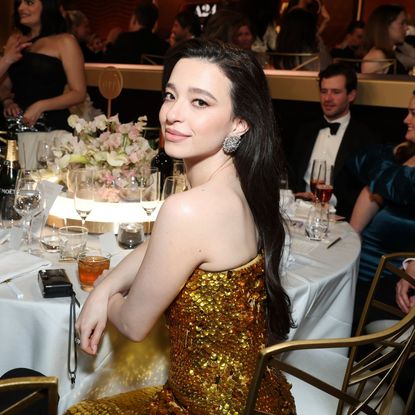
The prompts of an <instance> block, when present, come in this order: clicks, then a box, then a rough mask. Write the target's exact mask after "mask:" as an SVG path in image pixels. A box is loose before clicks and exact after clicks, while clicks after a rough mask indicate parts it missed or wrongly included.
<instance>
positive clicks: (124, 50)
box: [103, 28, 169, 64]
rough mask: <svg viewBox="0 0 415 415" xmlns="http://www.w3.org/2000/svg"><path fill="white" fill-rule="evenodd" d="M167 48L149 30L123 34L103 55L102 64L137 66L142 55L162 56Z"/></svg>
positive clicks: (167, 46)
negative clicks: (134, 64) (130, 64)
mask: <svg viewBox="0 0 415 415" xmlns="http://www.w3.org/2000/svg"><path fill="white" fill-rule="evenodd" d="M168 48H169V44H168V43H167V42H165V41H164V40H162V39H160V38H159V37H158V36H157V35H155V34H154V33H152V32H151V30H149V29H146V28H143V29H140V30H137V31H135V32H124V33H121V34H120V35H119V36H118V38H117V40H116V41H115V43H114V44H113V45H112V46H111V47H110V49H109V50H108V52H107V53H106V54H105V55H104V58H103V62H114V63H136V64H139V63H141V55H142V54H143V53H144V54H151V55H160V56H164V54H165V53H166V51H167V49H168Z"/></svg>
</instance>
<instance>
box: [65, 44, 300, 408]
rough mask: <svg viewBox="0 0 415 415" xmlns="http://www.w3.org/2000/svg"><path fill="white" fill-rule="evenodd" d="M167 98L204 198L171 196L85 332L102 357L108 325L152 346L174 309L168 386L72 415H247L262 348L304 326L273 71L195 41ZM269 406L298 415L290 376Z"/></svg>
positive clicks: (83, 323)
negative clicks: (287, 284) (291, 275)
mask: <svg viewBox="0 0 415 415" xmlns="http://www.w3.org/2000/svg"><path fill="white" fill-rule="evenodd" d="M162 87H163V93H164V100H163V104H162V107H161V110H160V123H161V128H162V133H163V134H164V137H165V150H166V152H167V153H168V154H169V155H170V156H171V157H175V158H182V159H183V160H184V162H185V165H186V172H187V178H188V181H189V183H190V189H189V190H188V191H186V192H183V193H179V194H175V195H173V196H170V197H169V198H168V199H167V200H166V201H165V202H164V204H163V206H162V208H161V210H160V212H159V214H158V218H157V221H156V223H155V225H154V228H153V232H152V235H151V238H150V239H149V240H148V241H147V242H146V243H145V244H143V245H140V246H139V247H138V248H137V249H136V250H135V251H133V252H132V253H131V254H130V255H129V256H128V257H127V258H125V259H124V260H123V261H122V262H121V263H120V264H119V265H118V266H117V267H116V268H115V269H113V270H112V271H110V272H109V273H107V274H106V275H105V276H104V277H103V278H101V279H100V280H99V281H98V284H96V286H95V288H94V290H93V291H92V292H91V294H90V295H89V298H88V300H87V301H86V303H85V305H84V307H83V310H82V312H81V315H80V317H79V319H78V321H77V326H76V327H77V331H78V333H79V336H80V340H81V347H82V349H83V350H84V351H85V352H87V353H90V354H95V353H96V351H97V348H98V344H99V341H100V338H101V336H102V333H103V330H104V329H105V326H106V323H107V318H109V320H110V321H111V322H112V323H113V324H114V325H115V326H116V327H117V328H118V330H119V331H120V332H122V333H123V334H124V335H126V336H127V337H129V338H130V339H132V340H135V341H140V340H142V339H144V338H145V337H146V335H147V333H148V332H149V330H150V329H151V328H152V327H153V325H154V324H155V323H156V321H157V320H158V319H159V318H160V316H161V315H162V314H163V313H164V312H165V314H166V319H167V325H168V329H169V338H170V369H169V376H168V381H167V383H166V385H164V386H163V387H159V388H150V389H143V390H138V391H133V392H128V393H124V394H120V395H116V396H113V397H110V398H105V399H101V400H97V401H83V402H81V403H79V404H77V405H75V406H74V407H72V408H70V409H69V410H68V412H67V413H68V414H157V415H160V414H198V415H208V414H210V415H212V414H242V413H243V410H244V405H245V401H246V398H247V393H248V389H249V385H250V382H251V378H252V374H253V371H254V368H255V363H256V358H257V353H258V351H259V350H260V349H261V348H262V347H264V346H265V345H266V344H267V343H268V342H269V340H268V339H269V336H272V338H273V339H277V340H280V341H281V340H283V339H285V338H286V336H287V333H288V331H289V329H290V326H291V325H292V320H291V315H290V302H289V299H288V297H287V295H286V293H285V292H284V290H283V288H282V287H281V283H280V278H279V263H280V256H281V248H282V244H283V240H284V229H283V226H282V220H281V217H280V213H279V208H278V206H279V188H278V183H279V173H280V169H281V161H280V152H281V149H280V140H279V137H278V135H277V133H276V125H275V119H274V112H273V108H272V103H271V98H270V95H269V92H268V87H267V82H266V79H265V77H264V73H263V70H262V68H261V66H260V65H259V64H258V62H257V61H256V60H255V58H254V57H253V56H252V55H251V54H250V53H249V52H245V51H242V50H240V49H236V48H233V47H231V46H226V45H224V44H222V43H220V42H217V41H206V40H198V39H192V40H189V41H186V42H183V43H182V44H180V45H178V46H177V47H176V48H174V49H172V50H171V51H170V52H169V53H168V55H167V57H166V61H165V67H164V74H163V85H162ZM257 407H258V408H259V409H262V410H263V411H266V412H267V413H270V414H295V405H294V401H293V398H292V396H291V393H290V386H289V384H288V383H287V381H286V380H285V378H284V377H283V375H282V374H281V373H277V372H270V373H268V375H267V378H266V379H265V380H264V384H263V387H262V389H261V392H260V397H259V401H258V405H257Z"/></svg>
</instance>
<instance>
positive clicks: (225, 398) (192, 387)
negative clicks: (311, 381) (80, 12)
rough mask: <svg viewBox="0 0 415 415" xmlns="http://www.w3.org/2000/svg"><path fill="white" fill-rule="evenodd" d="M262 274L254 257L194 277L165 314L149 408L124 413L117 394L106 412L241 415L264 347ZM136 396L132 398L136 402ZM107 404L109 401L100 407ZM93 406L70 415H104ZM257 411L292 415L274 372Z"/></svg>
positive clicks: (285, 390)
mask: <svg viewBox="0 0 415 415" xmlns="http://www.w3.org/2000/svg"><path fill="white" fill-rule="evenodd" d="M263 267H264V264H263V258H262V256H260V255H258V256H257V257H256V258H255V259H254V260H252V261H251V262H250V263H248V264H246V265H244V266H243V267H240V268H237V269H234V270H229V271H223V272H206V271H203V270H200V269H197V270H195V271H194V272H193V274H192V275H191V277H190V278H189V279H188V281H187V282H186V284H185V286H184V288H183V289H182V291H181V292H180V293H179V295H178V296H177V298H176V299H175V301H174V302H173V303H172V304H171V306H170V307H169V309H168V310H167V312H166V320H167V324H168V329H169V337H170V356H171V363H170V370H169V378H168V382H167V384H166V385H165V386H164V387H163V389H162V390H160V391H158V392H157V393H155V395H153V397H152V398H151V400H150V403H149V402H148V400H147V399H143V401H142V403H140V404H138V402H137V400H136V399H134V400H135V405H136V406H135V408H134V409H133V408H132V407H131V406H130V407H129V408H128V405H127V406H125V404H127V402H126V400H129V398H128V396H127V395H128V393H127V394H122V395H118V398H117V397H115V399H113V401H112V402H113V403H114V404H116V406H117V411H114V410H111V412H110V413H114V414H119V413H123V414H130V413H131V414H151V415H156V414H157V415H163V414H177V415H184V414H186V415H190V414H193V415H213V414H214V415H238V414H242V413H243V408H244V404H245V401H246V398H247V393H248V389H249V385H250V381H251V378H252V375H253V371H254V369H255V364H256V359H257V353H258V351H259V350H260V349H261V348H262V347H264V345H265V343H266V323H265V307H266V304H265V302H266V294H265V283H264V268H263ZM140 392H141V391H135V392H134V395H135V396H136V397H138V396H139V395H140ZM142 393H145V392H144V390H143V391H142ZM146 396H148V393H147V395H146ZM143 398H144V397H143ZM108 401H111V398H109V399H108V400H106V402H107V405H108ZM99 402H100V401H96V402H95V403H94V402H91V401H90V402H89V403H88V406H89V405H92V406H89V408H90V412H83V411H82V410H81V411H78V412H77V411H70V412H69V413H70V414H78V413H79V414H86V413H90V414H104V413H107V412H96V410H98V407H99ZM86 403H87V402H85V404H86ZM81 406H82V403H81V404H78V406H76V407H74V408H72V409H73V410H75V409H76V408H77V409H81ZM139 407H140V408H139ZM93 408H94V409H93ZM257 409H260V410H262V411H264V412H267V413H269V414H276V415H277V414H295V405H294V401H293V398H292V396H291V393H290V385H289V384H288V382H287V381H286V380H285V378H284V376H283V375H282V374H281V373H279V372H269V373H267V375H266V378H265V379H264V381H263V386H262V388H261V390H260V394H259V398H258V404H257ZM131 410H132V411H131ZM130 411H131V412H130Z"/></svg>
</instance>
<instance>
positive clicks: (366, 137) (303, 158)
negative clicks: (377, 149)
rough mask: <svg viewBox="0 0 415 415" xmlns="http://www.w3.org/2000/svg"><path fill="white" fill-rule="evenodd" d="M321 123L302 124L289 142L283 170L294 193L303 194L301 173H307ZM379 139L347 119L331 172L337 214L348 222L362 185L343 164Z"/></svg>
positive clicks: (359, 124) (362, 125)
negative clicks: (286, 172) (285, 167)
mask: <svg viewBox="0 0 415 415" xmlns="http://www.w3.org/2000/svg"><path fill="white" fill-rule="evenodd" d="M320 125H321V120H318V121H315V122H313V123H310V124H306V125H304V126H302V127H301V128H300V130H299V131H298V132H297V134H296V135H295V137H294V140H293V142H292V143H290V147H289V148H290V150H289V152H288V154H287V164H288V165H287V169H288V176H289V182H290V188H291V189H292V190H293V191H294V192H304V191H305V188H306V182H305V181H304V174H305V172H306V171H307V168H308V164H309V162H310V157H311V154H312V152H313V148H314V144H315V142H316V140H317V137H318V134H319V131H320ZM379 141H380V140H377V139H376V136H375V135H374V134H373V133H372V132H371V131H370V130H369V129H368V128H367V127H366V126H365V125H364V124H362V123H360V122H359V121H356V120H355V119H354V118H353V116H352V117H351V118H350V121H349V125H348V126H347V128H346V130H345V132H344V135H343V139H342V142H341V144H340V147H339V151H338V152H337V156H336V160H335V163H334V169H333V170H334V171H333V187H334V194H335V195H336V198H337V206H336V210H337V214H338V215H341V216H345V217H346V219H350V216H351V214H352V211H353V206H354V203H355V201H356V199H357V196H358V195H359V193H360V191H361V190H362V184H361V183H360V182H359V181H358V180H357V179H356V178H355V176H354V175H353V174H352V173H351V172H349V171H348V169H347V167H346V162H347V161H348V160H349V159H350V158H351V157H353V155H354V154H355V153H356V152H357V151H359V150H361V149H363V148H365V147H367V146H369V145H371V144H374V143H376V142H379Z"/></svg>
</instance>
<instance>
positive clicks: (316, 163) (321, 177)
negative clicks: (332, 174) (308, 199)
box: [310, 160, 326, 198]
mask: <svg viewBox="0 0 415 415" xmlns="http://www.w3.org/2000/svg"><path fill="white" fill-rule="evenodd" d="M325 182H326V161H325V160H313V165H312V167H311V174H310V190H311V192H312V193H313V194H314V196H316V198H317V194H316V188H317V184H318V183H325Z"/></svg>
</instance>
